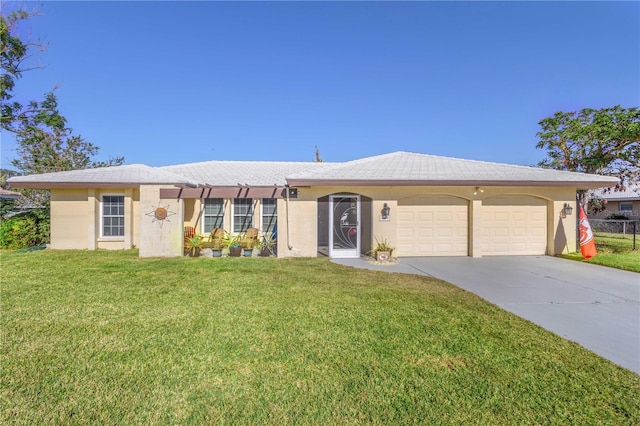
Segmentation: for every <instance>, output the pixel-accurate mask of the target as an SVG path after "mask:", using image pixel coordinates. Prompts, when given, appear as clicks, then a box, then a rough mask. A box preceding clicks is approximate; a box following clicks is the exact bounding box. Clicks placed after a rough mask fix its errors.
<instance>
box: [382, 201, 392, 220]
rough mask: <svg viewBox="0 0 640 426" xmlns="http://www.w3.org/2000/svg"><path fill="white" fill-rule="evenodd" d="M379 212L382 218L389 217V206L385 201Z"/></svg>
mask: <svg viewBox="0 0 640 426" xmlns="http://www.w3.org/2000/svg"><path fill="white" fill-rule="evenodd" d="M380 213H382V218H383V219H387V218H388V217H389V213H391V207H389V205H388V204H387V203H384V206H383V207H382V210H380Z"/></svg>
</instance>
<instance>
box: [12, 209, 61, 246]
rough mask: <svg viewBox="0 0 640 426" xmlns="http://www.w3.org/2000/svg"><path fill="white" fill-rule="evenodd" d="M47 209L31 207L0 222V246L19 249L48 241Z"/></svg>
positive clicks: (48, 223)
mask: <svg viewBox="0 0 640 426" xmlns="http://www.w3.org/2000/svg"><path fill="white" fill-rule="evenodd" d="M49 225H50V222H49V209H33V210H29V211H26V212H23V213H19V214H17V215H15V216H12V217H11V218H9V219H5V220H3V221H2V223H0V247H1V248H6V249H12V250H16V249H21V248H26V247H33V246H38V245H41V244H46V243H48V242H49V238H50V237H49Z"/></svg>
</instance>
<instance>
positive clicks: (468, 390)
mask: <svg viewBox="0 0 640 426" xmlns="http://www.w3.org/2000/svg"><path fill="white" fill-rule="evenodd" d="M1 262H2V265H1V266H2V269H1V278H2V297H1V303H2V317H1V329H0V330H1V333H2V336H1V337H2V353H1V362H2V369H1V372H0V379H1V387H0V395H1V401H0V402H1V405H0V410H1V411H0V413H1V416H0V423H2V424H78V425H84V424H294V423H295V424H322V425H325V424H418V423H420V424H431V423H435V424H443V423H444V424H483V425H486V424H558V423H567V424H569V423H572V424H639V423H640V398H639V389H640V376H638V375H636V374H634V373H632V372H630V371H628V370H625V369H623V368H620V367H617V366H615V365H613V364H612V363H610V362H609V361H606V360H604V359H602V358H600V357H598V356H597V355H595V354H593V353H591V352H589V351H587V350H585V349H583V348H581V347H580V346H578V345H576V344H574V343H571V342H568V341H565V340H563V339H561V338H559V337H557V336H555V335H553V334H551V333H549V332H547V331H545V330H543V329H541V328H539V327H537V326H535V325H533V324H531V323H529V322H527V321H525V320H522V319H519V318H517V317H515V316H514V315H512V314H510V313H507V312H506V311H503V310H501V309H499V308H498V307H496V306H494V305H491V304H488V303H486V302H484V301H483V300H482V299H480V298H478V297H476V296H474V295H472V294H470V293H467V292H464V291H462V290H460V289H457V288H456V287H454V286H451V285H449V284H447V283H444V282H442V281H438V280H435V279H431V278H427V277H421V276H413V275H401V274H387V273H384V272H376V271H366V270H357V269H352V268H348V267H344V266H340V265H336V264H333V263H331V262H329V261H328V260H326V259H291V260H278V259H273V258H271V259H243V258H237V259H233V258H226V259H204V258H202V259H191V258H177V259H140V258H138V257H137V252H135V251H127V252H105V251H97V252H89V251H50V250H47V251H38V252H32V253H15V252H3V253H2V257H1Z"/></svg>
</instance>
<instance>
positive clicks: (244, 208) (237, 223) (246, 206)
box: [231, 198, 253, 233]
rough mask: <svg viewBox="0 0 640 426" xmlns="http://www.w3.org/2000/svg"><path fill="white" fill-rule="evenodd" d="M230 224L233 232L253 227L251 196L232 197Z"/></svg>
mask: <svg viewBox="0 0 640 426" xmlns="http://www.w3.org/2000/svg"><path fill="white" fill-rule="evenodd" d="M231 222H232V224H231V226H232V230H233V232H235V233H239V232H245V231H246V230H247V228H253V198H234V199H233V214H232V215H231Z"/></svg>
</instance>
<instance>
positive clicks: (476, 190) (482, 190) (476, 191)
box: [473, 186, 484, 195]
mask: <svg viewBox="0 0 640 426" xmlns="http://www.w3.org/2000/svg"><path fill="white" fill-rule="evenodd" d="M483 192H484V189H482V188H480V187H479V186H476V189H474V190H473V195H478V194H482V193H483Z"/></svg>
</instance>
